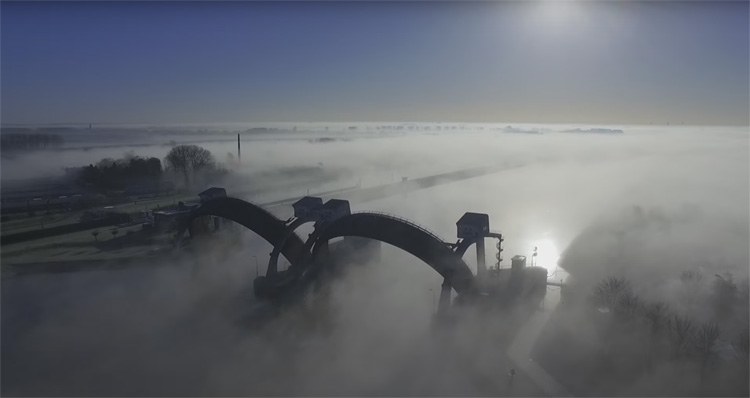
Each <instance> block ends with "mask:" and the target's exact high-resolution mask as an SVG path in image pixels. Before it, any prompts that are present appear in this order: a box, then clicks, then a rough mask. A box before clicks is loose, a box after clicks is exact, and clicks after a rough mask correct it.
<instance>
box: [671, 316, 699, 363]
mask: <svg viewBox="0 0 750 398" xmlns="http://www.w3.org/2000/svg"><path fill="white" fill-rule="evenodd" d="M694 328H695V326H694V324H693V321H691V320H690V318H688V317H684V316H682V315H677V314H675V315H672V317H670V318H669V335H670V338H671V341H672V347H673V353H674V355H679V354H683V353H685V352H687V349H688V348H689V344H690V339H691V338H692V334H693V329H694Z"/></svg>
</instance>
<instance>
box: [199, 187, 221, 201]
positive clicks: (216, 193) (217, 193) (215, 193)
mask: <svg viewBox="0 0 750 398" xmlns="http://www.w3.org/2000/svg"><path fill="white" fill-rule="evenodd" d="M198 197H199V198H201V203H204V202H206V201H209V200H211V199H216V198H226V197H227V190H226V189H224V188H218V187H211V188H208V189H207V190H205V191H203V192H201V193H199V194H198Z"/></svg>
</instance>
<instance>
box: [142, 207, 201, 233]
mask: <svg viewBox="0 0 750 398" xmlns="http://www.w3.org/2000/svg"><path fill="white" fill-rule="evenodd" d="M197 207H198V204H196V203H188V204H185V203H183V202H180V203H179V204H178V205H177V208H176V209H165V210H156V211H152V212H151V217H149V219H151V220H153V226H154V227H155V228H157V229H160V230H163V231H172V230H175V229H177V228H178V226H179V224H180V222H182V220H184V219H186V218H187V217H188V215H190V212H192V211H193V210H195V209H196V208H197Z"/></svg>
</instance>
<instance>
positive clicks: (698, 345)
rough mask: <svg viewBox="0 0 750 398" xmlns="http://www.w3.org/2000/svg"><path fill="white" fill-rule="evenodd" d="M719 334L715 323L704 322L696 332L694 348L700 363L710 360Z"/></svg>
mask: <svg viewBox="0 0 750 398" xmlns="http://www.w3.org/2000/svg"><path fill="white" fill-rule="evenodd" d="M719 334H720V333H719V325H718V324H717V323H716V322H705V323H703V324H701V326H700V327H699V328H698V329H697V330H696V332H695V339H694V347H695V350H696V352H697V354H698V356H699V357H700V358H701V361H702V362H707V361H708V359H710V357H711V354H712V352H713V349H714V345H716V340H718V339H719Z"/></svg>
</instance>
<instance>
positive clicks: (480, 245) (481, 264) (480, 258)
mask: <svg viewBox="0 0 750 398" xmlns="http://www.w3.org/2000/svg"><path fill="white" fill-rule="evenodd" d="M486 275H487V264H486V263H485V261H484V238H480V239H479V240H478V241H477V278H479V279H480V280H482V279H484V277H485V276H486Z"/></svg>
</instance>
